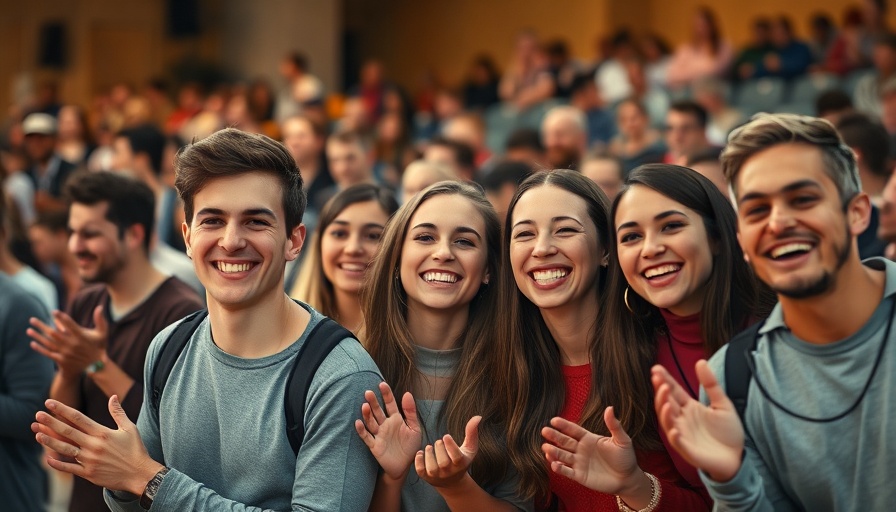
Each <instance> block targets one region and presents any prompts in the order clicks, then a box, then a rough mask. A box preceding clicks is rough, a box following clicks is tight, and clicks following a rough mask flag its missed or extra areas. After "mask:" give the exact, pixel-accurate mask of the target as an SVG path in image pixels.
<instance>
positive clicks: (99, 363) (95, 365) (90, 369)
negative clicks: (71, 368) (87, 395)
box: [84, 359, 106, 375]
mask: <svg viewBox="0 0 896 512" xmlns="http://www.w3.org/2000/svg"><path fill="white" fill-rule="evenodd" d="M105 367H106V363H104V362H103V360H102V359H97V360H96V361H94V362H92V363H90V364H89V365H87V368H85V369H84V372H85V373H87V375H92V374H94V373H96V372H98V371H100V370H102V369H103V368H105Z"/></svg>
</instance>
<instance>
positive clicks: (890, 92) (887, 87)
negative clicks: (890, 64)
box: [880, 78, 896, 159]
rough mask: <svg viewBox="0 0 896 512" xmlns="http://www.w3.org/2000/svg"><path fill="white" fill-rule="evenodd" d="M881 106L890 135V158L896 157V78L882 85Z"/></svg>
mask: <svg viewBox="0 0 896 512" xmlns="http://www.w3.org/2000/svg"><path fill="white" fill-rule="evenodd" d="M880 108H881V115H880V120H881V123H882V124H883V125H884V128H885V129H886V130H887V133H888V134H889V135H890V158H891V159H896V78H891V79H890V80H887V83H885V84H884V85H883V86H882V87H881V89H880Z"/></svg>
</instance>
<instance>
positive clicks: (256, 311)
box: [208, 292, 311, 359]
mask: <svg viewBox="0 0 896 512" xmlns="http://www.w3.org/2000/svg"><path fill="white" fill-rule="evenodd" d="M269 295H270V297H267V298H265V299H263V300H261V301H259V302H257V303H255V304H253V305H252V306H249V307H229V306H228V305H225V304H221V303H218V302H216V301H214V300H213V299H212V298H211V297H209V300H208V315H209V321H210V322H211V325H212V336H213V337H214V341H215V345H217V346H218V348H220V349H221V350H223V351H224V352H227V353H228V354H231V355H234V356H237V357H242V358H246V359H258V358H262V357H267V356H271V355H274V354H277V353H279V352H282V351H283V350H284V349H285V348H286V347H288V346H290V345H291V344H292V343H293V342H295V341H296V340H298V339H299V338H300V337H301V336H302V332H304V330H305V328H306V327H307V326H308V321H309V320H310V318H311V316H310V315H309V313H308V312H307V311H305V309H304V308H303V307H302V306H299V305H298V304H296V303H295V302H294V301H292V300H291V299H290V298H289V297H288V296H287V295H286V294H285V293H282V292H281V293H277V294H269Z"/></svg>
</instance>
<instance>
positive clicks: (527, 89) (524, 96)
mask: <svg viewBox="0 0 896 512" xmlns="http://www.w3.org/2000/svg"><path fill="white" fill-rule="evenodd" d="M538 45H539V43H538V37H537V36H536V35H535V32H533V31H531V30H525V31H523V32H520V34H519V35H517V38H516V47H515V49H514V56H513V60H512V61H511V62H510V64H509V65H508V66H507V68H506V69H505V70H504V76H503V77H501V83H500V84H499V86H498V94H499V95H500V96H501V99H502V100H503V101H504V102H506V103H508V104H511V105H513V106H514V107H516V108H517V109H519V110H526V109H527V108H529V107H531V106H533V105H535V104H537V103H541V102H542V101H544V100H546V99H548V98H550V97H552V96H553V95H554V91H555V90H556V85H555V84H554V80H553V78H552V77H551V73H550V71H549V70H548V67H547V59H546V58H545V55H544V54H542V53H541V50H540V48H539V46H538Z"/></svg>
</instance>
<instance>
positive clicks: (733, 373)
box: [725, 320, 765, 428]
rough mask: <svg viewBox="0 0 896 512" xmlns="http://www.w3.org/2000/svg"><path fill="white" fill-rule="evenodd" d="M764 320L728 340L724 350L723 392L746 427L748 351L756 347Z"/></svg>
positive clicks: (748, 372) (750, 376)
mask: <svg viewBox="0 0 896 512" xmlns="http://www.w3.org/2000/svg"><path fill="white" fill-rule="evenodd" d="M763 324H765V321H764V320H763V321H760V322H756V323H755V324H753V325H751V326H750V327H747V329H746V330H744V331H742V332H741V333H740V334H738V335H737V336H735V337H734V338H732V339H731V341H730V342H728V351H727V352H725V393H726V394H727V395H728V398H730V399H731V401H732V402H733V403H734V408H735V409H737V415H738V416H740V422H741V424H742V425H744V426H745V427H744V428H746V422H745V413H746V411H747V392H748V391H749V389H750V380H752V378H753V373H752V372H751V371H750V367H749V366H748V365H747V358H748V357H750V352H752V351H753V350H755V349H756V342H757V341H758V340H759V329H761V328H762V326H763Z"/></svg>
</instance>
